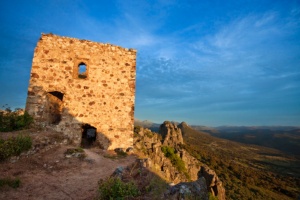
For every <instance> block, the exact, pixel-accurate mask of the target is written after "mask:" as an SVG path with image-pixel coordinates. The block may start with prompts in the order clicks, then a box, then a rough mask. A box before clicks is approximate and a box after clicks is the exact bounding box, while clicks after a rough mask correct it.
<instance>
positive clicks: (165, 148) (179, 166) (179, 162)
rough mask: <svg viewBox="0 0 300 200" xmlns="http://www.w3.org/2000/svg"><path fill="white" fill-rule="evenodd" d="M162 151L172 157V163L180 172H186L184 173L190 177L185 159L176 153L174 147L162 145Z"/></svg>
mask: <svg viewBox="0 0 300 200" xmlns="http://www.w3.org/2000/svg"><path fill="white" fill-rule="evenodd" d="M161 151H162V152H163V153H164V155H165V156H166V157H167V158H169V159H170V161H171V163H172V165H173V166H174V167H176V169H177V170H178V171H179V172H182V173H184V175H185V176H186V177H187V178H188V179H189V178H190V177H189V174H188V173H187V170H186V167H185V164H184V162H183V160H182V159H181V158H180V156H178V155H177V154H175V149H174V148H173V147H169V146H162V147H161Z"/></svg>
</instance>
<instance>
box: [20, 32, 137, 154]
mask: <svg viewBox="0 0 300 200" xmlns="http://www.w3.org/2000/svg"><path fill="white" fill-rule="evenodd" d="M135 72H136V50H133V49H126V48H122V47H119V46H114V45H110V44H101V43H96V42H91V41H87V40H79V39H76V38H68V37H60V36H57V35H53V34H42V36H41V38H40V40H39V41H38V44H37V46H36V48H35V51H34V57H33V61H32V69H31V77H30V83H29V88H28V97H27V102H26V111H27V112H28V113H29V114H30V115H32V116H33V117H34V120H35V122H36V124H38V125H41V126H43V127H45V126H47V127H51V128H52V129H53V130H56V131H60V132H63V133H64V134H65V135H67V136H68V137H69V138H70V139H71V140H72V141H73V143H75V144H80V143H81V140H82V138H85V137H88V134H86V133H87V132H89V129H96V137H95V138H93V139H94V140H96V141H98V142H99V143H100V144H101V146H102V147H103V148H105V149H107V148H108V149H115V148H124V149H126V148H128V147H132V146H133V135H132V133H133V123H134V98H135Z"/></svg>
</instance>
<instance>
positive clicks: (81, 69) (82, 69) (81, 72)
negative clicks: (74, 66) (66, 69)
mask: <svg viewBox="0 0 300 200" xmlns="http://www.w3.org/2000/svg"><path fill="white" fill-rule="evenodd" d="M86 77H87V70H86V64H85V63H83V62H81V63H79V65H78V78H81V79H85V78H86Z"/></svg>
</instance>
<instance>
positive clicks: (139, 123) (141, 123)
mask: <svg viewBox="0 0 300 200" xmlns="http://www.w3.org/2000/svg"><path fill="white" fill-rule="evenodd" d="M134 126H141V127H144V128H148V129H150V130H151V131H152V132H156V133H158V130H159V127H160V124H157V123H154V122H151V121H149V120H143V121H142V120H138V119H134Z"/></svg>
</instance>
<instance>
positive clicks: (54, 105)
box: [26, 87, 111, 149]
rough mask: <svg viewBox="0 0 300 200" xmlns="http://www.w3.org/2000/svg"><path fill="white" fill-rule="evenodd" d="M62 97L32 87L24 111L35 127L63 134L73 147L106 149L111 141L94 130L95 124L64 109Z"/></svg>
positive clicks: (53, 92)
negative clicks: (32, 120) (80, 118)
mask: <svg viewBox="0 0 300 200" xmlns="http://www.w3.org/2000/svg"><path fill="white" fill-rule="evenodd" d="M37 94H39V95H37ZM43 97H45V98H43ZM64 97H65V94H64V93H62V92H61V91H58V90H52V91H49V92H46V91H44V90H43V88H42V87H34V88H33V90H32V91H29V92H28V98H27V102H26V111H27V112H28V113H29V114H30V115H31V116H32V117H33V118H34V121H35V124H36V125H38V126H42V127H47V128H50V129H52V130H55V131H58V132H61V133H63V134H64V135H66V136H67V137H68V138H69V139H70V140H71V141H72V143H74V144H75V145H78V146H79V145H81V146H82V147H84V148H89V147H92V146H99V147H100V148H103V149H107V148H108V147H109V146H110V145H111V141H110V140H109V139H108V138H107V137H106V136H105V135H104V134H103V133H101V130H99V129H97V128H96V127H97V125H96V124H93V122H89V121H83V120H79V119H78V118H76V115H74V114H71V113H70V111H69V109H68V108H66V107H64Z"/></svg>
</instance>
